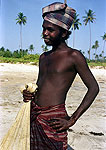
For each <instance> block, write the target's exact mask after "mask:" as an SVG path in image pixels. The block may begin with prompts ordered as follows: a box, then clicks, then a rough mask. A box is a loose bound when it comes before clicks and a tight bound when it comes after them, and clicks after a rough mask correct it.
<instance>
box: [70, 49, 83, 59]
mask: <svg viewBox="0 0 106 150" xmlns="http://www.w3.org/2000/svg"><path fill="white" fill-rule="evenodd" d="M67 53H68V56H69V57H73V58H77V57H81V56H83V55H82V53H81V52H80V51H79V50H77V49H73V48H69V50H68V51H67Z"/></svg>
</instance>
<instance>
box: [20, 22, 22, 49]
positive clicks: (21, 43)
mask: <svg viewBox="0 0 106 150" xmlns="http://www.w3.org/2000/svg"><path fill="white" fill-rule="evenodd" d="M20 49H21V50H22V24H20Z"/></svg>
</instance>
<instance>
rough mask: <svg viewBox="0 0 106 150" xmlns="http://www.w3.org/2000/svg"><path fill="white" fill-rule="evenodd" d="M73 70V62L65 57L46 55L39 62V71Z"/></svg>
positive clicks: (61, 71) (60, 71) (62, 71)
mask: <svg viewBox="0 0 106 150" xmlns="http://www.w3.org/2000/svg"><path fill="white" fill-rule="evenodd" d="M71 70H73V64H72V63H70V61H69V60H68V59H67V58H66V57H62V56H60V57H59V56H47V57H45V58H44V59H42V61H41V63H40V72H41V73H44V74H45V73H50V74H52V73H64V72H67V71H71Z"/></svg>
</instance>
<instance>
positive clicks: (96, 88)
mask: <svg viewBox="0 0 106 150" xmlns="http://www.w3.org/2000/svg"><path fill="white" fill-rule="evenodd" d="M94 91H95V94H96V95H97V94H98V93H99V91H100V88H99V85H98V84H96V85H95V86H94Z"/></svg>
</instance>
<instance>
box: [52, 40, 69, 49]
mask: <svg viewBox="0 0 106 150" xmlns="http://www.w3.org/2000/svg"><path fill="white" fill-rule="evenodd" d="M65 47H67V44H66V42H61V43H60V44H58V45H53V46H52V51H57V50H62V49H64V48H65Z"/></svg>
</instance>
